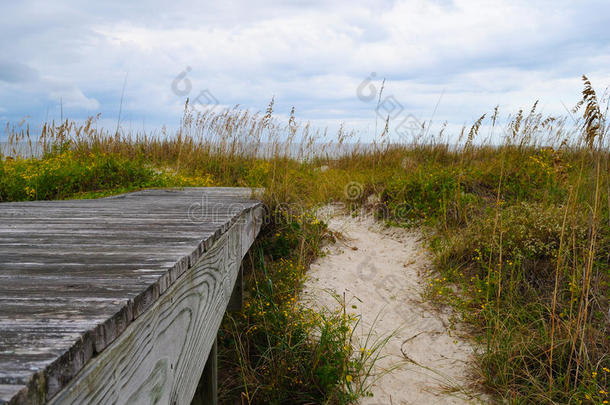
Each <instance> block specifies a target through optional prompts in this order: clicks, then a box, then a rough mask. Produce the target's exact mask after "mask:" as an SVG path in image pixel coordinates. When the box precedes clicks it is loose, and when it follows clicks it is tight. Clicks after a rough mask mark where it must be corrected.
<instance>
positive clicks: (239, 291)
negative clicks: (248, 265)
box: [227, 263, 244, 312]
mask: <svg viewBox="0 0 610 405" xmlns="http://www.w3.org/2000/svg"><path fill="white" fill-rule="evenodd" d="M243 279H244V265H243V263H242V265H241V266H240V267H239V272H238V273H237V279H236V280H235V286H234V287H233V292H232V293H231V298H229V303H228V305H227V311H230V312H239V311H241V310H242V308H243V305H244V280H243Z"/></svg>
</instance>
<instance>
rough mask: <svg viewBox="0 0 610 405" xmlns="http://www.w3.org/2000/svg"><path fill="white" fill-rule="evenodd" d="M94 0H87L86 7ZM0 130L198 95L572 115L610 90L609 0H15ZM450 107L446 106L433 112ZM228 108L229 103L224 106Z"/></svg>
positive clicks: (345, 115) (368, 120) (335, 117)
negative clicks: (594, 92)
mask: <svg viewBox="0 0 610 405" xmlns="http://www.w3.org/2000/svg"><path fill="white" fill-rule="evenodd" d="M85 4H86V5H85ZM0 44H1V49H2V52H1V53H0V124H2V125H3V126H4V125H5V124H6V122H7V121H9V122H11V123H16V122H19V121H20V120H22V119H23V118H26V117H29V118H28V122H30V123H31V124H32V126H33V127H36V125H39V124H40V122H41V121H43V120H45V119H46V120H51V119H59V118H60V115H61V108H60V107H61V106H63V116H64V117H66V116H67V117H70V118H74V119H82V118H84V117H87V116H90V115H94V114H96V113H98V112H99V113H101V114H102V123H104V124H106V125H110V126H112V125H116V121H117V118H118V114H119V108H120V106H121V98H122V94H123V90H124V94H123V103H122V118H121V122H122V126H123V127H125V128H131V129H134V130H141V129H145V130H147V131H152V130H154V129H158V128H160V127H161V126H162V125H163V124H166V125H167V126H168V127H170V128H171V127H175V126H176V125H177V124H178V122H179V119H180V116H181V111H182V107H183V104H184V101H185V99H186V97H190V98H191V100H195V102H199V103H202V104H210V103H212V104H215V103H217V104H218V105H219V106H220V107H222V106H232V105H235V104H239V105H241V106H243V107H244V108H250V109H253V110H264V109H265V107H266V105H267V104H268V102H269V100H270V99H271V97H273V96H275V100H276V106H277V112H278V113H279V114H287V112H288V111H289V110H290V108H291V106H294V107H295V109H296V112H297V116H298V117H299V118H300V119H302V120H309V121H311V122H312V123H314V125H317V126H321V127H323V126H329V127H330V128H331V129H332V128H335V127H336V126H337V125H339V123H341V122H343V123H345V125H346V126H347V127H350V128H354V129H357V130H358V131H359V133H360V134H361V136H362V137H363V138H366V137H368V136H371V133H372V132H373V128H374V125H375V116H376V104H377V99H376V98H375V96H376V95H378V91H379V90H380V88H381V80H382V79H383V78H385V79H386V84H385V89H384V91H383V94H382V99H381V101H382V105H381V108H380V111H382V113H383V115H388V114H389V115H390V116H391V118H392V121H391V124H392V126H393V127H399V126H400V125H401V123H402V122H404V121H405V120H407V119H408V117H415V118H416V119H417V120H420V121H422V120H428V119H430V118H431V117H432V116H433V113H434V111H435V110H436V113H434V120H435V122H442V121H444V120H447V121H449V123H450V124H452V125H457V126H461V125H462V124H463V123H471V122H472V121H473V120H475V119H476V118H477V117H478V116H480V115H481V114H482V113H484V112H488V111H490V110H491V109H492V108H493V107H494V106H495V105H499V106H500V108H501V111H504V112H505V113H510V112H515V111H516V110H518V109H519V108H520V107H524V108H529V107H530V106H531V105H532V103H533V102H534V101H536V100H538V99H539V100H540V105H541V107H542V109H543V110H544V112H547V113H553V114H560V113H562V112H564V107H563V105H566V106H572V105H573V104H574V103H575V102H576V101H577V100H578V98H579V93H580V90H581V87H582V86H581V81H580V76H581V75H582V74H583V73H584V74H587V75H588V76H589V78H590V79H591V80H592V81H593V83H594V85H595V86H596V88H597V89H598V90H599V91H603V89H604V88H605V87H606V86H607V85H610V2H608V0H584V1H580V2H575V1H564V0H553V1H545V0H540V1H532V0H530V1H521V0H494V1H490V0H455V1H452V0H406V1H390V0H377V1H359V0H351V1H342V0H339V1H321V0H313V1H306V0H298V1H280V0H268V1H258V2H256V1H239V0H235V1H230V0H229V1H218V2H207V1H201V0H200V1H187V0H173V1H171V2H168V1H161V0H149V1H146V2H144V1H139V2H136V1H129V2H128V1H125V0H121V1H114V0H106V1H99V2H82V1H78V0H55V1H52V2H50V1H47V0H40V1H33V0H24V1H15V2H8V1H3V2H2V4H1V5H0ZM437 105H438V107H436V106H437ZM220 107H218V108H220Z"/></svg>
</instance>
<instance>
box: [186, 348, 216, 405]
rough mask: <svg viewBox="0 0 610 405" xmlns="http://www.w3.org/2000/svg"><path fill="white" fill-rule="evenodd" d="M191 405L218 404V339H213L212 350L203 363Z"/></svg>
mask: <svg viewBox="0 0 610 405" xmlns="http://www.w3.org/2000/svg"><path fill="white" fill-rule="evenodd" d="M191 405H218V341H217V340H216V341H214V345H213V346H212V350H210V354H209V355H208V360H207V362H206V363H205V367H204V369H203V374H201V379H200V380H199V385H198V386H197V391H196V392H195V396H194V397H193V402H191Z"/></svg>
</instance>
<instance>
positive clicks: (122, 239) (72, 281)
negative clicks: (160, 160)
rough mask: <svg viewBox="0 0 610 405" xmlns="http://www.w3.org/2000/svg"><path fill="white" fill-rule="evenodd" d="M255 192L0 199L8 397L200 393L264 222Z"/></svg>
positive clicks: (1, 330)
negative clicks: (243, 268)
mask: <svg viewBox="0 0 610 405" xmlns="http://www.w3.org/2000/svg"><path fill="white" fill-rule="evenodd" d="M249 193H250V192H249V190H246V191H244V190H243V189H214V188H213V189H185V190H171V191H165V190H147V191H144V192H139V193H131V194H127V195H123V196H118V197H113V198H107V199H100V200H81V201H57V202H32V203H4V204H0V221H1V222H0V403H2V402H3V401H4V402H8V403H9V404H25V403H32V404H42V403H46V402H47V401H49V399H51V403H56V404H59V403H61V404H64V403H74V404H80V403H113V404H115V403H116V404H119V403H156V402H155V401H154V400H158V401H161V402H158V403H176V404H183V403H188V402H189V401H190V398H188V396H189V395H190V396H192V394H193V393H194V390H195V388H196V386H197V382H198V378H199V374H200V372H201V367H202V366H203V364H205V359H206V357H207V353H208V351H209V349H210V347H211V344H212V343H213V340H214V339H213V338H214V337H215V335H216V330H217V328H218V324H219V323H220V320H221V319H222V315H223V313H224V310H225V308H226V305H227V302H228V300H229V297H230V296H231V291H232V289H233V283H234V282H235V278H236V277H237V273H238V270H239V264H240V261H241V258H242V257H243V255H244V254H245V253H246V251H247V249H248V248H249V246H250V244H251V243H252V241H253V240H254V238H255V236H256V234H257V233H258V230H259V229H260V225H261V220H262V216H263V209H262V206H261V204H260V203H258V202H257V201H253V200H250V199H249V198H248V195H249ZM194 365H197V367H199V368H197V367H195V368H192V367H194ZM193 370H195V371H193ZM77 374H78V376H77ZM160 381H163V384H161V385H160ZM134 387H136V388H134ZM160 387H161V388H160ZM151 395H153V396H152V397H151ZM166 400H167V401H169V402H167V401H166Z"/></svg>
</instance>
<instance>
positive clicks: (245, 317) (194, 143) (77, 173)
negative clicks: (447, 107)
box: [0, 81, 610, 404]
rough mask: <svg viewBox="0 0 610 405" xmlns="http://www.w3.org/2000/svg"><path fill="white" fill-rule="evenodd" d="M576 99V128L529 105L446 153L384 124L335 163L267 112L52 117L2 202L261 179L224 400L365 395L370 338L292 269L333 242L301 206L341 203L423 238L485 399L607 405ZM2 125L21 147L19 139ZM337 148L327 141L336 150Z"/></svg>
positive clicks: (607, 234)
mask: <svg viewBox="0 0 610 405" xmlns="http://www.w3.org/2000/svg"><path fill="white" fill-rule="evenodd" d="M577 107H578V108H577V109H576V110H575V111H574V114H577V113H579V112H580V113H582V118H580V119H578V121H577V122H576V123H574V124H573V125H572V124H570V125H568V124H569V123H570V122H569V121H567V118H561V117H544V116H542V115H541V114H539V113H538V112H537V111H536V106H534V107H533V108H532V109H531V110H530V111H529V112H526V113H524V112H522V111H520V112H518V113H517V114H516V115H515V116H513V117H512V118H511V119H510V120H509V121H508V122H507V124H506V125H505V126H502V127H501V126H500V125H499V124H498V121H499V120H498V111H497V109H496V110H494V112H493V114H492V115H490V116H488V117H487V118H485V117H482V118H481V119H480V120H478V121H477V122H475V123H474V124H473V126H472V127H471V128H470V129H469V130H468V129H465V130H464V131H463V132H462V135H463V138H461V143H460V146H458V147H450V146H449V142H448V141H447V140H446V139H443V138H442V136H440V135H438V136H435V137H434V138H433V139H431V140H430V141H428V142H419V143H413V144H410V145H393V144H390V143H389V142H388V140H387V134H386V133H385V131H384V133H383V134H382V135H381V137H380V138H379V139H377V140H376V142H375V145H374V147H373V148H364V147H360V148H358V147H356V148H355V149H354V148H351V149H349V150H348V151H347V152H346V154H345V155H343V156H341V157H334V158H333V157H320V156H318V157H316V156H314V155H313V150H314V149H318V148H319V146H318V145H317V144H316V143H317V142H322V138H321V137H320V134H317V133H315V132H313V131H312V130H311V129H310V128H309V126H307V125H300V124H298V123H297V122H296V121H295V120H294V117H291V119H290V121H289V122H288V124H281V123H279V122H277V121H276V120H274V119H273V103H271V104H270V106H269V108H268V109H267V111H266V114H265V115H263V116H259V115H256V114H255V115H252V114H250V113H248V112H242V111H239V110H230V111H226V112H222V113H218V114H214V113H203V114H194V113H193V111H192V109H190V108H189V107H188V104H187V106H186V108H185V115H184V119H183V125H182V128H181V130H180V131H179V133H178V134H176V136H173V137H150V136H145V135H134V134H116V133H108V132H104V131H103V130H102V129H98V128H96V127H95V125H92V122H93V121H89V122H87V123H85V124H83V125H78V124H76V123H73V122H64V123H61V124H59V125H56V124H50V125H47V126H45V127H44V129H43V139H42V146H43V148H44V149H45V151H46V153H45V154H44V156H42V157H40V158H31V159H9V158H7V157H6V156H4V157H2V158H0V201H14V200H33V199H58V198H73V197H80V198H82V197H95V196H101V195H107V194H110V193H116V192H118V191H127V190H136V189H139V188H144V187H173V186H178V187H179V186H207V185H217V186H246V187H264V188H265V194H264V202H265V203H266V205H267V207H268V209H269V214H270V215H271V218H272V220H271V221H270V224H269V225H267V226H266V227H265V228H264V229H263V230H262V233H261V235H260V237H259V239H258V241H257V243H256V245H255V247H254V248H253V250H252V251H251V253H250V255H249V256H248V258H247V260H246V263H247V267H248V269H249V271H248V272H247V276H246V281H247V290H248V299H247V302H246V309H245V311H244V312H243V314H234V315H228V316H227V317H226V319H225V320H224V321H223V325H222V328H221V335H220V350H221V351H220V353H221V364H222V366H223V370H224V371H223V372H222V378H223V384H224V386H226V387H230V389H228V390H227V391H226V392H225V393H224V395H225V397H224V398H223V399H224V401H226V402H227V403H233V402H234V401H236V400H240V401H242V403H252V404H255V403H256V404H258V403H261V404H262V403H276V404H281V403H291V404H292V403H349V402H350V401H354V400H355V398H357V397H359V396H362V395H366V393H367V392H368V387H369V384H370V381H371V379H370V378H371V376H370V366H371V364H373V363H374V361H375V359H376V355H377V353H378V352H379V347H380V345H381V344H382V343H383V342H382V341H381V342H369V347H368V348H365V349H364V351H361V350H360V348H359V346H360V344H359V343H357V342H354V337H353V336H352V335H351V332H350V331H351V330H353V327H354V324H355V323H356V322H358V318H357V316H354V315H350V314H348V313H347V308H346V305H345V304H346V303H344V302H342V301H341V300H340V299H339V300H338V306H337V308H336V309H330V310H328V311H327V312H324V313H321V314H316V313H314V312H312V311H309V310H307V309H306V308H301V307H300V305H299V304H297V302H296V301H297V297H298V293H299V290H300V288H301V285H302V281H303V278H304V275H305V273H306V270H307V267H308V266H309V264H310V263H311V261H312V260H313V259H314V258H315V257H317V256H318V255H319V254H320V246H321V244H322V243H323V242H324V241H325V240H328V239H330V240H332V235H331V234H329V233H328V231H327V229H326V227H325V225H324V224H322V223H319V222H318V221H317V220H316V219H315V216H314V215H313V212H314V210H315V208H316V207H317V206H320V205H321V204H326V203H328V202H332V201H335V202H336V201H341V202H344V203H346V204H347V207H348V209H351V208H354V207H359V206H361V205H363V204H365V202H366V200H367V197H368V196H370V195H373V194H374V195H376V196H378V197H379V199H380V203H378V204H376V205H375V206H374V207H372V209H374V210H376V212H377V214H378V216H379V218H380V220H384V221H387V222H389V223H391V224H393V225H397V226H406V227H419V228H420V229H422V230H423V231H424V233H425V234H426V236H427V239H428V241H429V246H430V249H431V250H432V252H433V253H434V257H435V263H436V271H437V273H438V274H437V275H435V276H434V277H432V279H431V280H430V282H429V287H428V291H427V292H426V295H427V297H428V298H430V299H431V300H433V301H434V302H436V303H438V305H451V306H453V307H454V308H456V309H457V313H458V314H459V315H460V316H461V320H462V321H464V322H466V324H468V325H470V326H471V327H472V334H473V338H474V339H476V340H477V341H478V343H479V347H480V350H479V352H478V355H477V363H476V364H475V367H476V368H478V371H479V374H480V375H482V376H483V388H484V389H486V390H487V391H489V392H490V393H491V394H492V396H493V397H494V398H496V399H497V400H498V401H499V402H504V403H511V404H530V403H541V404H551V403H561V404H564V403H567V404H580V403H583V404H600V403H604V402H603V401H606V400H610V399H609V398H608V394H607V393H606V392H607V391H609V390H610V387H609V380H610V357H609V353H610V339H609V337H608V336H609V333H610V326H609V325H610V319H609V317H610V314H608V308H609V305H610V303H609V301H608V297H609V295H610V294H609V292H610V291H609V283H610V270H609V269H610V216H609V211H610V193H609V191H610V175H609V173H610V163H609V161H610V159H609V148H608V125H607V122H606V114H605V113H604V112H603V111H602V110H601V107H600V105H599V103H598V101H597V99H596V96H595V93H594V92H593V90H592V88H591V86H590V83H588V81H585V86H584V91H583V101H582V102H581V103H579V106H577ZM481 124H485V125H487V127H485V128H490V129H489V133H488V134H486V135H485V137H484V135H483V134H482V133H481V131H482V130H481V128H483V127H482V126H481ZM485 131H486V132H487V129H486V130H485ZM10 133H11V139H12V140H13V141H20V140H24V139H25V140H27V130H20V129H19V128H14V129H13V130H12V131H11V132H10ZM286 136H288V140H286ZM500 138H501V139H502V140H503V142H502V144H501V145H492V143H491V139H500ZM350 139H351V138H350V134H348V133H345V132H344V131H341V132H340V133H339V134H338V136H337V139H336V140H335V141H333V142H334V145H333V146H334V147H335V148H337V147H339V148H340V147H342V146H344V145H345V144H346V142H349V141H350ZM288 149H290V150H301V152H300V154H299V156H296V158H295V157H294V156H287V155H286V153H284V152H285V151H286V150H288ZM263 151H265V152H267V156H268V157H267V158H262V157H261V152H263ZM322 166H327V167H328V169H327V170H320V169H319V168H320V167H322ZM354 186H355V193H354V192H353V191H354ZM455 287H457V289H456V288H455ZM350 328H351V329H350ZM369 350H370V352H371V354H370V355H368V353H369ZM363 354H364V355H363Z"/></svg>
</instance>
